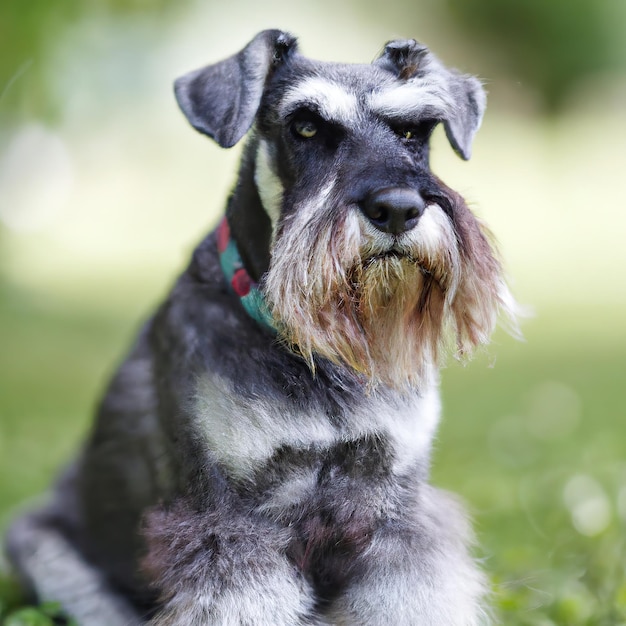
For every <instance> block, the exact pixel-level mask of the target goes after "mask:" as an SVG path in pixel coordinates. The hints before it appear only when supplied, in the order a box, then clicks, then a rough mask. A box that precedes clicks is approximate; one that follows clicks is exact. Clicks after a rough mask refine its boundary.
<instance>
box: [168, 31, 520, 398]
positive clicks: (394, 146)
mask: <svg viewBox="0 0 626 626" xmlns="http://www.w3.org/2000/svg"><path fill="white" fill-rule="evenodd" d="M227 64H228V68H227V67H226V65H227ZM227 69H228V71H227ZM225 84H226V85H228V87H227V88H225V87H224V85H225ZM211 90H213V91H211ZM225 92H227V93H225ZM177 93H178V97H179V102H180V103H181V106H182V108H183V110H184V111H185V112H186V114H187V116H188V117H189V118H190V120H191V121H192V123H193V124H194V126H196V128H198V129H199V130H201V131H202V132H205V133H207V134H209V135H210V136H212V137H214V138H215V139H216V140H217V141H218V142H219V143H220V144H222V145H226V146H227V145H232V144H233V143H235V142H236V141H237V140H238V139H239V138H240V137H241V135H243V134H244V133H245V132H246V131H247V130H248V128H249V127H250V126H251V125H252V124H253V123H254V128H255V132H254V134H253V138H252V139H251V143H250V148H249V150H250V152H251V157H250V158H251V166H250V167H251V168H252V169H253V178H254V185H255V187H256V191H257V192H258V198H259V200H260V203H259V204H260V205H261V207H262V209H261V210H262V212H263V219H264V220H266V221H268V222H269V228H267V229H266V233H267V234H266V236H264V237H261V239H263V241H257V242H256V243H253V244H252V245H253V246H254V245H256V246H259V245H260V246H261V247H263V248H265V249H266V250H267V251H268V252H269V262H268V264H267V267H264V268H262V270H261V271H262V288H263V291H264V294H265V297H266V299H267V302H268V305H269V306H270V309H271V311H272V315H273V317H274V320H275V323H276V326H277V328H278V330H279V332H280V334H281V336H282V337H283V338H284V339H285V340H286V341H287V342H288V344H289V345H290V346H292V347H293V348H294V349H295V350H297V351H298V352H299V353H301V354H302V355H303V356H304V357H305V358H306V359H307V360H308V361H309V362H310V364H311V366H312V367H314V363H315V355H319V356H322V357H325V358H328V359H330V360H333V361H336V362H341V363H345V364H347V365H349V366H350V367H351V368H352V369H354V370H355V371H357V372H359V373H361V374H363V375H365V376H366V377H368V378H369V380H370V381H371V382H372V383H374V384H375V383H378V382H382V383H385V384H388V385H392V386H394V387H403V386H405V385H407V384H408V385H414V384H417V383H419V381H420V377H421V376H423V375H424V374H425V373H426V370H427V369H428V368H429V367H430V366H431V365H434V364H436V362H437V360H438V357H439V355H440V352H441V348H442V344H443V343H444V342H445V341H446V337H448V336H450V334H451V335H452V336H453V337H454V338H455V340H456V346H457V349H458V351H459V352H462V353H464V352H467V351H469V350H470V349H471V348H472V347H474V346H476V345H478V344H481V343H485V342H486V341H487V340H488V338H489V336H490V334H491V332H492V330H493V327H494V325H495V321H496V317H497V314H498V311H499V309H501V308H502V309H504V310H505V311H506V312H507V313H509V314H510V315H511V316H512V315H513V307H512V298H511V297H510V294H509V292H508V289H507V288H506V286H505V284H504V282H503V280H502V277H501V270H500V264H499V262H498V261H497V259H496V257H495V254H494V251H493V249H492V245H491V244H490V242H489V240H488V237H487V236H486V234H485V232H484V230H483V229H482V227H481V225H480V224H479V223H478V221H477V220H476V218H475V217H474V216H473V215H472V213H471V212H470V211H469V209H468V208H467V207H466V205H465V204H464V202H463V201H462V199H461V198H460V196H458V194H456V193H454V192H453V191H452V190H450V189H449V188H447V187H446V186H445V185H443V184H442V183H441V181H439V180H438V179H437V178H436V177H435V176H434V175H433V174H432V172H431V171H430V168H429V140H430V135H431V133H432V131H433V129H434V128H435V126H436V125H437V124H438V123H443V124H444V126H445V130H446V134H447V136H448V138H449V140H450V142H451V144H452V146H453V147H454V149H455V150H456V151H457V153H458V154H459V155H460V156H462V157H463V158H469V155H470V150H471V142H472V138H473V136H474V133H475V132H476V130H477V129H478V127H479V125H480V122H481V118H482V114H483V110H484V105H485V97H484V92H483V90H482V87H481V86H480V84H479V83H478V81H476V80H475V79H474V78H471V77H467V76H462V75H460V74H458V73H456V72H453V71H450V70H448V69H446V68H445V67H444V66H443V65H442V64H441V63H440V62H439V61H438V60H437V59H436V58H435V57H434V56H433V55H432V54H431V53H430V52H429V51H428V50H427V49H426V48H425V47H424V46H421V45H419V44H417V43H416V42H414V41H400V42H392V43H390V44H388V45H387V47H386V48H385V51H384V53H383V54H382V55H381V57H379V59H377V60H376V61H375V62H374V63H372V64H371V65H342V64H334V63H321V62H318V61H312V60H310V59H307V58H306V57H303V56H301V55H299V54H298V53H297V51H296V46H295V41H294V40H293V39H292V38H290V37H289V36H288V35H285V34H284V33H280V32H279V31H265V32H264V33H261V34H260V35H258V36H257V37H256V38H255V39H254V40H253V41H252V42H251V43H250V44H249V45H248V46H247V47H246V48H245V49H244V50H243V51H242V52H240V53H239V54H238V55H237V56H236V57H231V58H230V59H228V60H226V61H223V62H222V63H221V64H217V65H214V66H209V67H208V68H204V69H203V70H199V71H198V72H194V73H192V74H190V75H187V76H186V77H183V79H180V80H179V83H178V84H177ZM217 94H220V95H219V98H218V95H217ZM223 97H227V98H228V101H229V102H230V103H232V107H231V109H230V110H225V111H221V110H219V107H222V108H224V106H225V105H224V103H223V102H222V101H221V100H220V102H218V100H219V99H220V98H223ZM246 110H247V112H246ZM238 118H239V119H238ZM245 210H246V211H248V212H249V214H248V215H247V216H246V217H244V219H254V220H257V221H258V220H259V216H258V215H256V216H253V215H252V208H251V207H247V208H246V209H245ZM238 243H239V245H240V246H245V245H246V243H247V242H238ZM257 256H258V255H257ZM261 256H262V255H261Z"/></svg>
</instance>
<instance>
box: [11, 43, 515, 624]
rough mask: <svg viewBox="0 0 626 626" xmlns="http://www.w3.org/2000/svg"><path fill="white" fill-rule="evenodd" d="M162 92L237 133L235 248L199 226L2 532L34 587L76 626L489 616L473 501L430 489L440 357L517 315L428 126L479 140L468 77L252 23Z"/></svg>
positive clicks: (232, 208)
mask: <svg viewBox="0 0 626 626" xmlns="http://www.w3.org/2000/svg"><path fill="white" fill-rule="evenodd" d="M176 95H177V98H178V101H179V104H180V106H181V108H182V110H183V112H184V114H185V115H186V116H187V118H188V119H189V121H190V122H191V124H192V125H193V126H194V127H195V128H197V129H198V130H199V131H200V132H202V133H204V134H207V135H209V136H210V137H211V138H213V139H214V140H215V141H217V142H218V143H219V144H220V145H221V146H223V147H230V146H232V145H234V144H235V143H237V142H238V141H239V140H241V139H242V138H243V136H244V135H245V134H246V133H248V132H249V131H250V132H249V135H248V139H247V142H246V146H245V148H244V151H243V155H242V159H241V164H240V168H239V173H238V177H237V181H236V184H235V186H234V189H233V192H232V194H231V196H230V198H229V199H228V203H227V207H226V217H227V220H228V228H223V229H222V230H221V231H220V233H221V235H220V251H221V252H222V254H223V253H224V250H225V249H226V248H228V243H227V242H226V244H225V242H224V241H222V238H224V237H225V234H224V233H228V232H230V233H231V235H232V238H233V241H234V244H233V245H236V247H237V249H238V255H237V254H236V253H235V252H234V250H235V248H234V247H233V245H231V246H230V248H228V249H229V250H230V253H229V254H231V257H229V259H230V260H229V259H225V257H220V253H218V233H217V231H215V232H213V233H211V234H209V235H208V236H207V237H206V238H205V239H204V240H203V241H202V242H201V243H200V245H199V246H198V247H197V249H196V250H195V252H194V254H193V257H192V259H191V262H190V264H189V267H188V268H187V269H186V270H185V272H184V273H183V274H182V276H181V277H180V278H179V280H178V281H177V282H176V284H175V285H174V288H173V289H172V292H171V293H170V294H169V296H168V298H167V299H166V301H165V302H164V303H163V304H162V305H161V306H160V307H159V309H158V310H157V312H156V313H155V315H154V316H153V317H152V319H150V320H149V322H148V323H147V324H146V326H145V328H144V329H143V330H142V332H141V333H140V335H139V337H138V339H137V341H136V344H135V345H134V347H133V348H132V350H131V352H130V354H129V355H128V357H127V358H126V360H125V361H124V363H123V364H122V365H121V367H120V368H119V370H118V372H117V373H116V374H115V376H114V377H113V380H112V381H111V383H110V385H109V387H108V389H107V391H106V393H105V395H104V397H103V400H102V402H101V404H100V407H99V410H98V415H97V419H96V421H95V425H94V428H93V431H92V433H91V434H90V436H89V438H88V440H87V441H86V443H85V445H84V448H83V449H82V451H81V453H80V454H79V455H78V458H77V459H76V461H75V462H74V463H73V464H71V466H70V467H69V468H68V469H67V471H66V472H65V473H64V474H63V476H62V477H61V479H60V480H59V482H58V483H57V485H56V486H55V487H54V489H53V490H52V493H51V495H50V497H49V500H48V502H47V503H46V504H45V505H44V506H42V507H41V508H40V509H38V510H36V511H34V512H31V513H26V514H25V515H22V516H21V517H19V518H18V519H17V520H16V521H15V522H14V524H13V525H12V526H11V528H10V530H9V533H8V537H7V548H8V555H9V557H10V560H11V562H12V563H13V564H14V566H15V569H16V572H17V573H18V574H19V576H20V577H21V579H22V580H23V582H24V585H25V588H26V589H27V590H29V591H30V592H31V594H32V596H33V598H35V599H38V600H55V601H58V602H60V603H61V604H62V606H63V607H64V609H65V610H66V611H67V613H68V614H71V615H73V616H75V617H76V619H77V620H78V623H79V624H80V625H81V626H136V625H139V624H150V625H151V626H190V625H191V626H304V625H313V624H316V625H320V626H321V625H331V624H332V625H335V626H381V625H383V624H387V623H389V622H393V623H394V624H397V625H398V626H415V625H419V626H479V624H485V623H486V622H487V617H488V611H487V610H486V608H485V605H486V602H485V596H486V593H487V585H486V583H485V577H484V575H483V574H482V573H481V571H480V570H479V568H478V567H477V566H476V564H475V563H474V560H473V558H472V556H471V546H472V535H471V531H470V529H469V526H468V524H467V522H466V521H465V516H464V514H463V511H462V507H460V506H459V504H458V503H457V502H455V500H454V499H453V498H452V497H450V496H449V495H446V494H444V493H442V492H440V491H439V490H437V489H435V488H433V487H431V486H430V485H429V484H428V469H429V464H430V450H431V445H432V440H433V437H434V436H435V433H436V428H437V423H438V420H439V413H440V402H439V393H438V366H439V365H440V363H441V361H442V359H443V358H444V357H445V355H446V354H447V353H450V352H451V353H453V354H454V355H456V356H463V355H467V354H469V353H470V352H471V351H472V349H474V348H475V347H476V346H480V345H482V344H485V343H487V342H488V340H489V337H490V334H491V332H492V330H493V328H494V325H495V323H496V319H497V318H498V316H499V315H500V314H502V313H503V314H504V316H505V317H508V318H510V320H511V322H512V324H513V325H514V320H515V307H514V303H513V300H512V298H511V296H510V293H509V291H508V289H507V287H506V285H505V283H504V280H503V278H502V271H501V267H500V263H499V262H498V260H497V255H496V252H495V249H494V246H493V244H492V241H491V237H490V236H489V234H488V233H487V231H486V229H485V228H484V227H483V226H482V225H481V224H480V223H479V221H478V220H477V219H476V218H475V217H474V215H473V214H472V213H471V211H470V210H469V209H468V207H467V205H466V204H465V203H464V202H463V200H462V198H461V197H460V196H459V195H458V194H456V193H455V192H454V191H452V190H451V189H449V188H448V187H446V186H445V185H444V184H443V183H442V182H441V181H440V180H439V179H438V178H437V177H435V176H434V175H433V174H432V172H431V171H430V166H429V139H430V135H431V132H432V130H433V128H434V127H435V126H436V125H437V124H439V123H441V124H443V126H444V128H445V131H446V135H447V137H448V139H449V140H450V143H451V145H452V147H453V148H454V150H455V151H456V152H457V153H458V154H459V156H461V157H462V158H465V159H467V158H469V155H470V152H471V143H472V139H473V136H474V133H475V132H476V131H477V129H478V127H479V126H480V121H481V119H482V114H483V111H484V107H485V96H484V92H483V90H482V87H481V86H480V83H479V82H478V81H477V80H476V79H474V78H472V77H469V76H464V75H462V74H460V73H458V72H456V71H454V70H449V69H447V68H445V67H444V66H443V65H442V64H441V63H440V62H439V61H438V60H437V58H436V57H435V56H434V55H432V54H431V53H430V52H429V51H428V49H427V48H426V47H425V46H422V45H420V44H417V43H416V42H415V41H412V40H410V41H395V42H391V43H389V44H388V45H387V46H386V47H385V50H384V52H383V53H382V54H381V56H380V57H379V58H378V59H377V60H376V61H375V62H374V63H372V64H370V65H345V64H340V63H323V62H319V61H312V60H310V59H308V58H306V57H304V56H302V55H301V54H300V53H299V52H298V49H297V44H296V41H295V39H294V38H293V37H292V36H290V35H288V34H286V33H283V32H280V31H264V32H262V33H259V34H258V35H257V36H256V37H255V38H254V39H253V40H252V41H251V42H250V43H249V44H248V45H247V46H246V47H245V48H244V49H243V50H242V51H240V52H239V53H237V54H235V55H233V56H231V57H228V58H226V59H224V60H223V61H220V62H218V63H215V64H212V65H209V66H207V67H205V68H202V69H200V70H197V71H195V72H191V73H190V74H187V75H185V76H183V77H182V78H181V79H179V80H178V81H177V82H176ZM231 243H232V242H231ZM224 246H226V248H225V247H224ZM239 256H240V258H239ZM222 263H231V264H237V270H238V272H239V273H238V276H240V277H241V275H242V272H243V275H244V277H245V280H244V281H243V282H239V283H237V284H234V283H233V284H229V282H228V280H227V279H226V277H225V276H226V274H225V271H223V267H222ZM228 267H231V266H228ZM232 268H234V265H232V267H231V269H232ZM246 281H247V282H246ZM252 282H254V283H257V284H258V288H259V292H258V293H260V294H261V295H260V296H259V297H261V298H263V299H264V303H265V306H267V308H268V311H269V313H270V321H269V323H267V324H266V323H264V322H263V318H262V317H259V318H258V320H257V319H254V318H253V316H252V315H249V314H248V310H247V309H246V308H244V306H243V305H242V302H244V301H243V300H240V296H241V297H242V298H245V297H246V294H245V293H240V292H241V291H242V285H243V286H244V287H245V284H247V283H252ZM243 291H245V289H243ZM255 293H257V292H255ZM237 294H239V295H237Z"/></svg>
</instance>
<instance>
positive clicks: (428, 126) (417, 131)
mask: <svg viewBox="0 0 626 626" xmlns="http://www.w3.org/2000/svg"><path fill="white" fill-rule="evenodd" d="M437 124H438V120H424V121H422V122H420V123H419V124H416V125H415V126H398V127H395V128H394V131H395V133H396V134H397V135H398V136H399V137H401V138H402V139H404V140H405V141H417V140H422V141H424V140H427V139H428V138H429V137H430V135H431V133H432V132H433V130H434V128H435V126H437Z"/></svg>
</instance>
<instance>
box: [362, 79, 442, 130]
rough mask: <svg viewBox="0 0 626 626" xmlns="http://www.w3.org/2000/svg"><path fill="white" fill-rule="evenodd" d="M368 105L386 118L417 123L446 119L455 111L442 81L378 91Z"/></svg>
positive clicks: (411, 83)
mask: <svg viewBox="0 0 626 626" xmlns="http://www.w3.org/2000/svg"><path fill="white" fill-rule="evenodd" d="M369 106H370V108H371V109H372V111H373V112H375V113H378V114H379V115H381V116H383V117H387V118H395V119H409V120H416V119H419V118H423V117H440V118H444V117H446V115H447V114H449V113H450V112H451V111H452V110H453V109H454V101H453V99H452V97H451V96H450V93H449V92H448V89H447V88H446V86H445V85H443V84H442V83H441V81H437V80H432V79H431V80H429V79H420V80H412V81H409V82H407V83H404V84H402V85H394V86H393V87H390V88H387V89H384V90H382V91H375V92H374V93H372V94H371V95H370V96H369Z"/></svg>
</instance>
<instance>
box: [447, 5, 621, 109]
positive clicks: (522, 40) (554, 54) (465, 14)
mask: <svg viewBox="0 0 626 626" xmlns="http://www.w3.org/2000/svg"><path fill="white" fill-rule="evenodd" d="M447 2H448V5H449V7H450V9H451V13H452V15H453V16H454V17H455V18H456V19H457V20H458V21H459V23H460V24H461V25H462V26H463V27H464V28H465V29H467V30H469V31H471V33H472V41H473V42H474V43H475V44H476V45H480V42H481V41H482V42H483V45H485V47H487V48H489V49H492V50H497V51H498V52H497V54H498V58H499V59H500V61H501V62H503V63H504V65H505V69H506V70H508V71H510V72H512V73H513V75H514V76H515V77H517V78H519V79H521V80H523V81H526V82H528V83H530V84H531V85H534V86H535V88H536V89H537V90H538V91H539V92H540V93H541V94H542V95H543V98H544V101H545V104H546V106H547V107H548V109H550V110H558V108H559V107H560V106H561V105H562V104H563V101H564V99H565V98H566V97H567V95H568V94H569V92H570V91H571V89H572V88H574V87H575V85H576V84H577V83H578V81H579V80H581V79H584V78H585V77H587V76H590V75H592V74H594V73H598V72H605V71H610V70H614V71H615V70H622V71H623V70H624V69H626V48H625V47H624V26H625V25H626V8H625V5H624V3H623V2H621V0H549V1H546V0H447Z"/></svg>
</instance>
